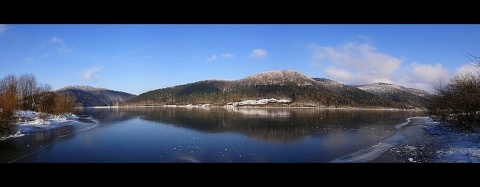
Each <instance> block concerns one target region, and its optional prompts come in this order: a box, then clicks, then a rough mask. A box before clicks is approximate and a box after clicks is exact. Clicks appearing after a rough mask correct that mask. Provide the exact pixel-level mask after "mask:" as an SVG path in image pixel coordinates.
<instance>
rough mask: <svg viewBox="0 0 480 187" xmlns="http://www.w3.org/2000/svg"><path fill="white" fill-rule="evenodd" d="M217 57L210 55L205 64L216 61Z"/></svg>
mask: <svg viewBox="0 0 480 187" xmlns="http://www.w3.org/2000/svg"><path fill="white" fill-rule="evenodd" d="M217 59H218V58H217V55H212V56H211V57H209V58H207V62H211V61H214V60H217Z"/></svg>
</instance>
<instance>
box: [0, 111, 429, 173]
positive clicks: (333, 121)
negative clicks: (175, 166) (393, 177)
mask: <svg viewBox="0 0 480 187" xmlns="http://www.w3.org/2000/svg"><path fill="white" fill-rule="evenodd" d="M75 113H76V114H78V115H82V116H83V115H84V116H92V117H93V118H94V119H95V120H96V122H92V121H88V120H87V121H83V122H82V123H78V122H67V123H70V124H68V125H64V126H61V127H58V128H49V129H43V130H38V129H30V130H29V129H27V130H25V131H26V132H23V133H25V134H26V135H25V136H21V137H16V138H9V139H6V140H2V141H0V152H1V155H0V161H1V162H3V163H6V162H11V163H326V162H330V161H332V160H335V159H338V158H340V157H343V156H345V155H349V154H352V153H355V152H357V151H360V150H362V149H365V148H368V147H372V145H375V144H376V143H378V142H379V141H381V140H384V139H386V138H388V137H391V136H392V135H394V134H395V133H396V132H397V131H398V129H397V128H395V126H396V125H398V124H402V123H405V122H406V121H407V118H409V117H412V116H424V115H426V113H425V111H419V110H362V109H320V108H260V107H259V108H243V107H232V108H222V107H206V108H203V107H192V108H187V107H137V108H83V109H79V110H78V111H76V112H75Z"/></svg>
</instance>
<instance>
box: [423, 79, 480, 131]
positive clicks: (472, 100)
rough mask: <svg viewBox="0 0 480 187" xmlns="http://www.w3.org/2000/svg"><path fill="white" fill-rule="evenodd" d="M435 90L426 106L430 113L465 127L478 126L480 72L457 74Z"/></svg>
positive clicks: (479, 113)
mask: <svg viewBox="0 0 480 187" xmlns="http://www.w3.org/2000/svg"><path fill="white" fill-rule="evenodd" d="M435 90H436V94H435V95H434V96H433V97H432V102H431V105H430V106H428V109H429V111H430V114H431V115H433V116H434V117H435V118H437V119H439V120H441V121H442V122H446V123H449V124H454V125H458V126H461V127H464V128H467V129H472V128H474V127H480V74H478V73H477V74H473V73H463V74H458V75H456V76H454V77H453V78H452V79H450V81H449V82H448V83H447V84H445V85H441V84H440V85H437V87H436V88H435Z"/></svg>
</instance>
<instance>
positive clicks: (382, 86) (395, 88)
mask: <svg viewBox="0 0 480 187" xmlns="http://www.w3.org/2000/svg"><path fill="white" fill-rule="evenodd" d="M356 87H357V88H359V89H361V90H365V91H367V92H371V93H374V94H392V93H396V92H405V93H411V94H414V95H417V96H421V97H424V96H429V95H430V93H429V92H427V91H424V90H421V89H416V88H406V87H403V86H400V85H395V84H389V83H381V82H379V83H372V84H364V85H357V86H356Z"/></svg>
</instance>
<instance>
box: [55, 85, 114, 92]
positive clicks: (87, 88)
mask: <svg viewBox="0 0 480 187" xmlns="http://www.w3.org/2000/svg"><path fill="white" fill-rule="evenodd" d="M62 90H83V91H100V90H107V89H105V88H97V87H92V86H83V85H68V86H65V87H63V88H60V89H58V90H57V91H62Z"/></svg>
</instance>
